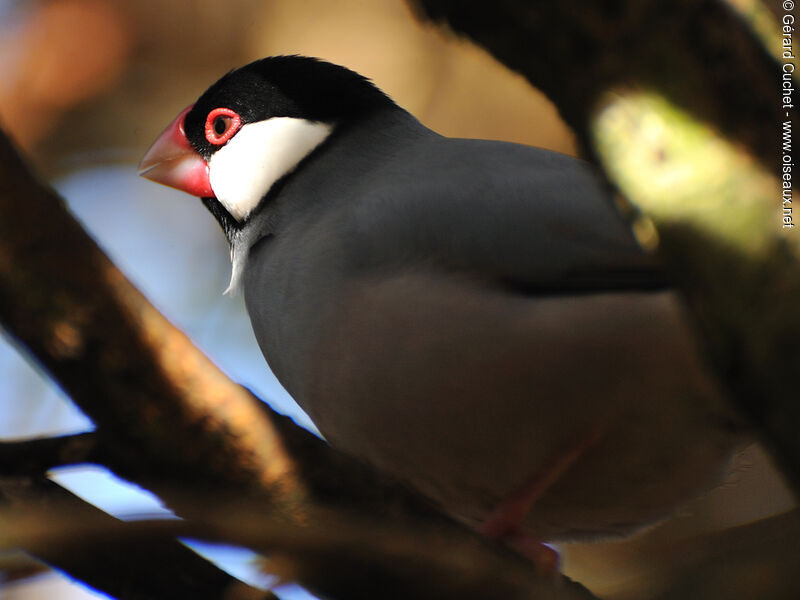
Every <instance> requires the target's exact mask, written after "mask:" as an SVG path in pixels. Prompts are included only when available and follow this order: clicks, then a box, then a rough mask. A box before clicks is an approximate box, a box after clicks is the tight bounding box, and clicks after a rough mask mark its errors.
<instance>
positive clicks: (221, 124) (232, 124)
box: [206, 108, 242, 146]
mask: <svg viewBox="0 0 800 600" xmlns="http://www.w3.org/2000/svg"><path fill="white" fill-rule="evenodd" d="M241 126H242V118H241V117H240V116H239V115H238V114H237V113H236V112H235V111H233V110H231V109H230V108H215V109H214V110H212V111H211V112H210V113H208V116H207V117H206V139H207V140H208V141H209V143H211V144H214V145H215V146H221V145H222V144H224V143H225V142H227V141H228V140H229V139H231V138H232V137H233V134H234V133H236V132H237V131H239V128H240V127H241Z"/></svg>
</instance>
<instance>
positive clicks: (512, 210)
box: [344, 137, 664, 294]
mask: <svg viewBox="0 0 800 600" xmlns="http://www.w3.org/2000/svg"><path fill="white" fill-rule="evenodd" d="M362 184H363V186H364V187H363V188H360V189H356V190H351V194H354V195H355V197H357V198H359V201H358V202H357V203H355V207H354V206H353V204H350V206H349V207H348V209H347V210H348V217H347V218H348V220H349V224H348V226H347V227H345V228H344V229H345V230H347V231H349V234H348V235H350V237H351V239H350V240H349V242H348V245H349V248H350V250H351V252H352V254H351V258H352V260H354V261H357V262H360V263H361V264H362V265H367V266H369V265H374V266H378V265H387V264H393V263H398V262H400V263H404V262H406V263H414V262H418V261H420V260H426V261H429V262H431V263H434V264H439V265H440V266H442V267H445V268H451V269H454V270H467V271H472V272H474V273H477V274H480V275H484V276H486V277H489V278H491V279H494V280H497V281H499V282H501V283H504V284H507V285H509V286H511V287H514V288H517V289H520V290H527V291H531V292H534V293H545V294H546V293H560V292H563V291H584V292H592V291H603V290H625V289H630V290H647V289H654V288H661V287H663V286H664V281H663V277H662V274H661V272H660V270H659V268H658V265H657V263H656V261H655V260H654V259H653V257H652V256H651V255H649V254H648V253H646V252H645V251H644V250H643V249H642V248H641V247H640V246H639V245H638V243H637V242H636V241H635V239H634V237H633V235H632V234H631V231H630V228H629V226H628V224H627V223H626V222H625V221H624V219H623V218H622V217H621V216H620V215H619V214H618V212H617V211H616V209H615V208H614V206H613V201H612V198H611V194H610V190H609V189H608V186H607V184H606V183H605V182H604V181H603V180H602V179H601V178H600V177H599V175H598V174H597V173H596V171H595V170H594V169H593V168H592V167H591V166H590V165H588V164H587V163H585V162H583V161H580V160H577V159H573V158H570V157H568V156H565V155H561V154H557V153H553V152H549V151H546V150H541V149H537V148H530V147H526V146H520V145H516V144H508V143H503V142H488V141H479V140H460V139H448V138H440V137H436V138H433V139H431V138H426V139H425V140H423V141H422V142H420V143H418V144H416V145H414V146H412V147H410V148H409V149H408V150H407V151H406V152H403V153H401V154H400V155H398V156H395V157H393V159H392V160H390V161H386V162H385V163H384V164H383V165H382V166H381V168H379V169H374V170H373V171H371V172H370V173H369V175H368V176H365V177H364V178H362ZM361 189H363V190H369V192H368V193H367V192H363V193H362V192H361ZM351 197H353V196H352V195H351ZM393 266H395V265H393Z"/></svg>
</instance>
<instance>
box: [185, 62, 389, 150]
mask: <svg viewBox="0 0 800 600" xmlns="http://www.w3.org/2000/svg"><path fill="white" fill-rule="evenodd" d="M387 106H395V105H394V103H393V102H392V100H391V99H390V98H389V97H388V96H387V95H386V94H384V93H383V92H382V91H381V90H379V89H378V88H377V87H375V85H374V84H373V83H372V82H371V81H370V80H369V79H367V78H366V77H364V76H362V75H359V74H358V73H356V72H354V71H351V70H350V69H347V68H345V67H341V66H339V65H334V64H332V63H328V62H325V61H323V60H320V59H317V58H310V57H306V56H297V55H292V56H271V57H268V58H262V59H260V60H257V61H255V62H252V63H250V64H248V65H245V66H244V67H241V68H239V69H236V70H234V71H231V72H230V73H228V74H226V75H224V76H223V77H222V78H221V79H219V81H217V82H216V83H214V84H213V85H212V86H211V87H210V88H208V90H206V91H205V92H204V93H203V95H202V96H200V98H199V99H198V100H197V102H196V103H195V105H194V107H193V108H192V109H191V110H190V111H189V112H188V113H187V115H186V117H185V130H186V137H187V138H188V140H189V142H190V143H191V144H192V146H194V148H195V149H196V150H197V151H198V152H199V153H200V154H201V155H203V156H204V157H206V158H208V157H209V156H210V155H211V154H213V153H214V152H215V151H217V150H218V149H219V148H220V145H219V144H212V143H211V142H209V140H208V139H207V135H206V129H207V126H209V125H211V126H216V133H217V134H221V135H224V129H225V126H226V123H225V122H224V121H225V118H226V115H225V114H223V115H222V116H221V118H219V119H218V120H217V121H216V123H214V121H213V119H212V121H211V122H209V121H208V119H209V116H210V114H211V113H212V111H214V110H215V109H218V108H220V107H223V108H227V109H229V110H231V111H233V113H235V114H236V115H238V117H239V118H240V119H241V125H245V124H247V123H254V122H257V121H263V120H266V119H269V118H272V117H294V118H299V119H306V120H309V121H321V122H327V123H332V122H335V123H337V124H340V123H344V122H347V121H349V120H352V119H354V118H358V117H360V116H363V115H364V114H365V113H368V112H371V111H373V110H376V109H380V108H383V107H387Z"/></svg>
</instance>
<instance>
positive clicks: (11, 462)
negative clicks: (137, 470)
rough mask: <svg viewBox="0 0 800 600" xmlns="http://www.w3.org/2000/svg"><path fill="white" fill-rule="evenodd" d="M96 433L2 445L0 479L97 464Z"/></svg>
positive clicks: (0, 447)
mask: <svg viewBox="0 0 800 600" xmlns="http://www.w3.org/2000/svg"><path fill="white" fill-rule="evenodd" d="M96 450H97V438H96V436H95V434H94V433H79V434H75V435H63V436H58V437H52V438H40V439H33V440H24V441H19V442H0V465H2V466H0V477H3V476H8V475H31V476H36V475H44V474H45V473H46V472H47V470H48V469H51V468H53V467H61V466H66V465H76V464H81V463H91V462H97V461H98V460H99V457H98V456H97V452H96Z"/></svg>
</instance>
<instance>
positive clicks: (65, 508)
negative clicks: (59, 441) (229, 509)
mask: <svg viewBox="0 0 800 600" xmlns="http://www.w3.org/2000/svg"><path fill="white" fill-rule="evenodd" d="M3 482H4V485H2V486H0V506H2V505H6V506H8V507H11V508H6V509H5V511H4V512H6V513H7V514H10V515H14V517H13V518H11V519H8V520H7V521H6V522H4V523H3V525H2V527H0V529H2V531H3V536H2V537H3V545H5V546H7V547H8V544H9V542H11V541H12V540H13V539H14V538H15V537H16V538H17V539H23V540H24V541H25V542H26V543H24V544H22V547H23V548H24V549H25V550H26V551H28V552H30V553H31V554H33V555H35V556H37V557H38V558H40V559H41V560H43V561H44V562H46V563H47V564H48V565H50V566H52V567H53V568H55V569H58V570H60V571H64V572H65V573H68V574H69V575H70V576H71V577H75V578H76V579H79V580H80V581H83V582H84V583H86V584H87V585H89V586H90V587H92V588H94V589H96V590H99V591H103V592H106V593H109V594H112V595H113V596H114V597H116V598H118V599H119V600H173V599H174V598H184V597H187V598H193V599H195V600H218V599H220V598H223V597H224V596H225V595H226V594H227V593H229V592H232V591H236V593H240V592H241V593H249V594H250V597H251V598H253V599H255V598H265V593H264V592H260V591H258V590H254V589H253V588H249V586H246V585H245V584H243V583H241V582H239V581H237V580H236V579H234V578H233V577H231V576H230V575H229V574H227V573H225V572H224V571H222V570H220V569H219V568H217V567H216V566H214V565H213V564H212V563H210V562H208V561H207V560H206V559H204V558H202V557H200V556H198V555H197V554H195V553H194V552H192V551H191V550H189V549H188V548H187V547H186V546H184V545H183V544H181V543H180V542H178V541H177V540H175V539H174V537H173V536H171V535H157V536H156V535H153V536H149V537H148V539H146V540H125V539H119V538H114V537H113V536H103V537H101V536H95V537H93V538H92V539H91V540H85V539H82V538H81V536H80V535H79V534H78V535H76V531H75V528H88V529H89V530H95V531H99V530H106V529H111V530H113V529H114V528H116V527H119V526H120V525H121V522H120V521H118V520H117V519H115V518H113V517H111V516H109V515H107V514H106V513H104V512H103V511H101V510H99V509H97V508H95V507H93V506H91V505H90V504H87V503H86V502H84V501H83V500H81V499H80V498H78V497H76V496H74V495H73V494H72V493H70V492H69V491H67V490H65V489H64V488H62V487H60V486H58V485H56V484H55V483H53V482H52V481H49V480H47V479H43V478H37V479H34V480H26V481H25V482H20V483H19V484H18V485H16V486H13V487H12V486H10V485H9V484H8V480H7V479H5V480H3ZM31 515H35V516H36V517H37V523H38V524H37V525H34V524H33V523H32V521H31V520H30V519H31ZM54 522H59V523H65V524H72V525H70V527H71V528H72V530H71V531H70V535H67V536H63V537H61V538H59V539H58V540H57V543H53V542H54V540H53V539H52V538H49V537H48V536H47V535H40V536H38V537H36V536H27V535H26V534H25V531H26V530H29V531H40V530H39V528H40V527H42V525H43V524H52V523H54ZM167 566H168V567H169V568H167ZM243 588H244V589H243ZM248 590H249V591H248ZM256 594H257V595H256Z"/></svg>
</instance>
